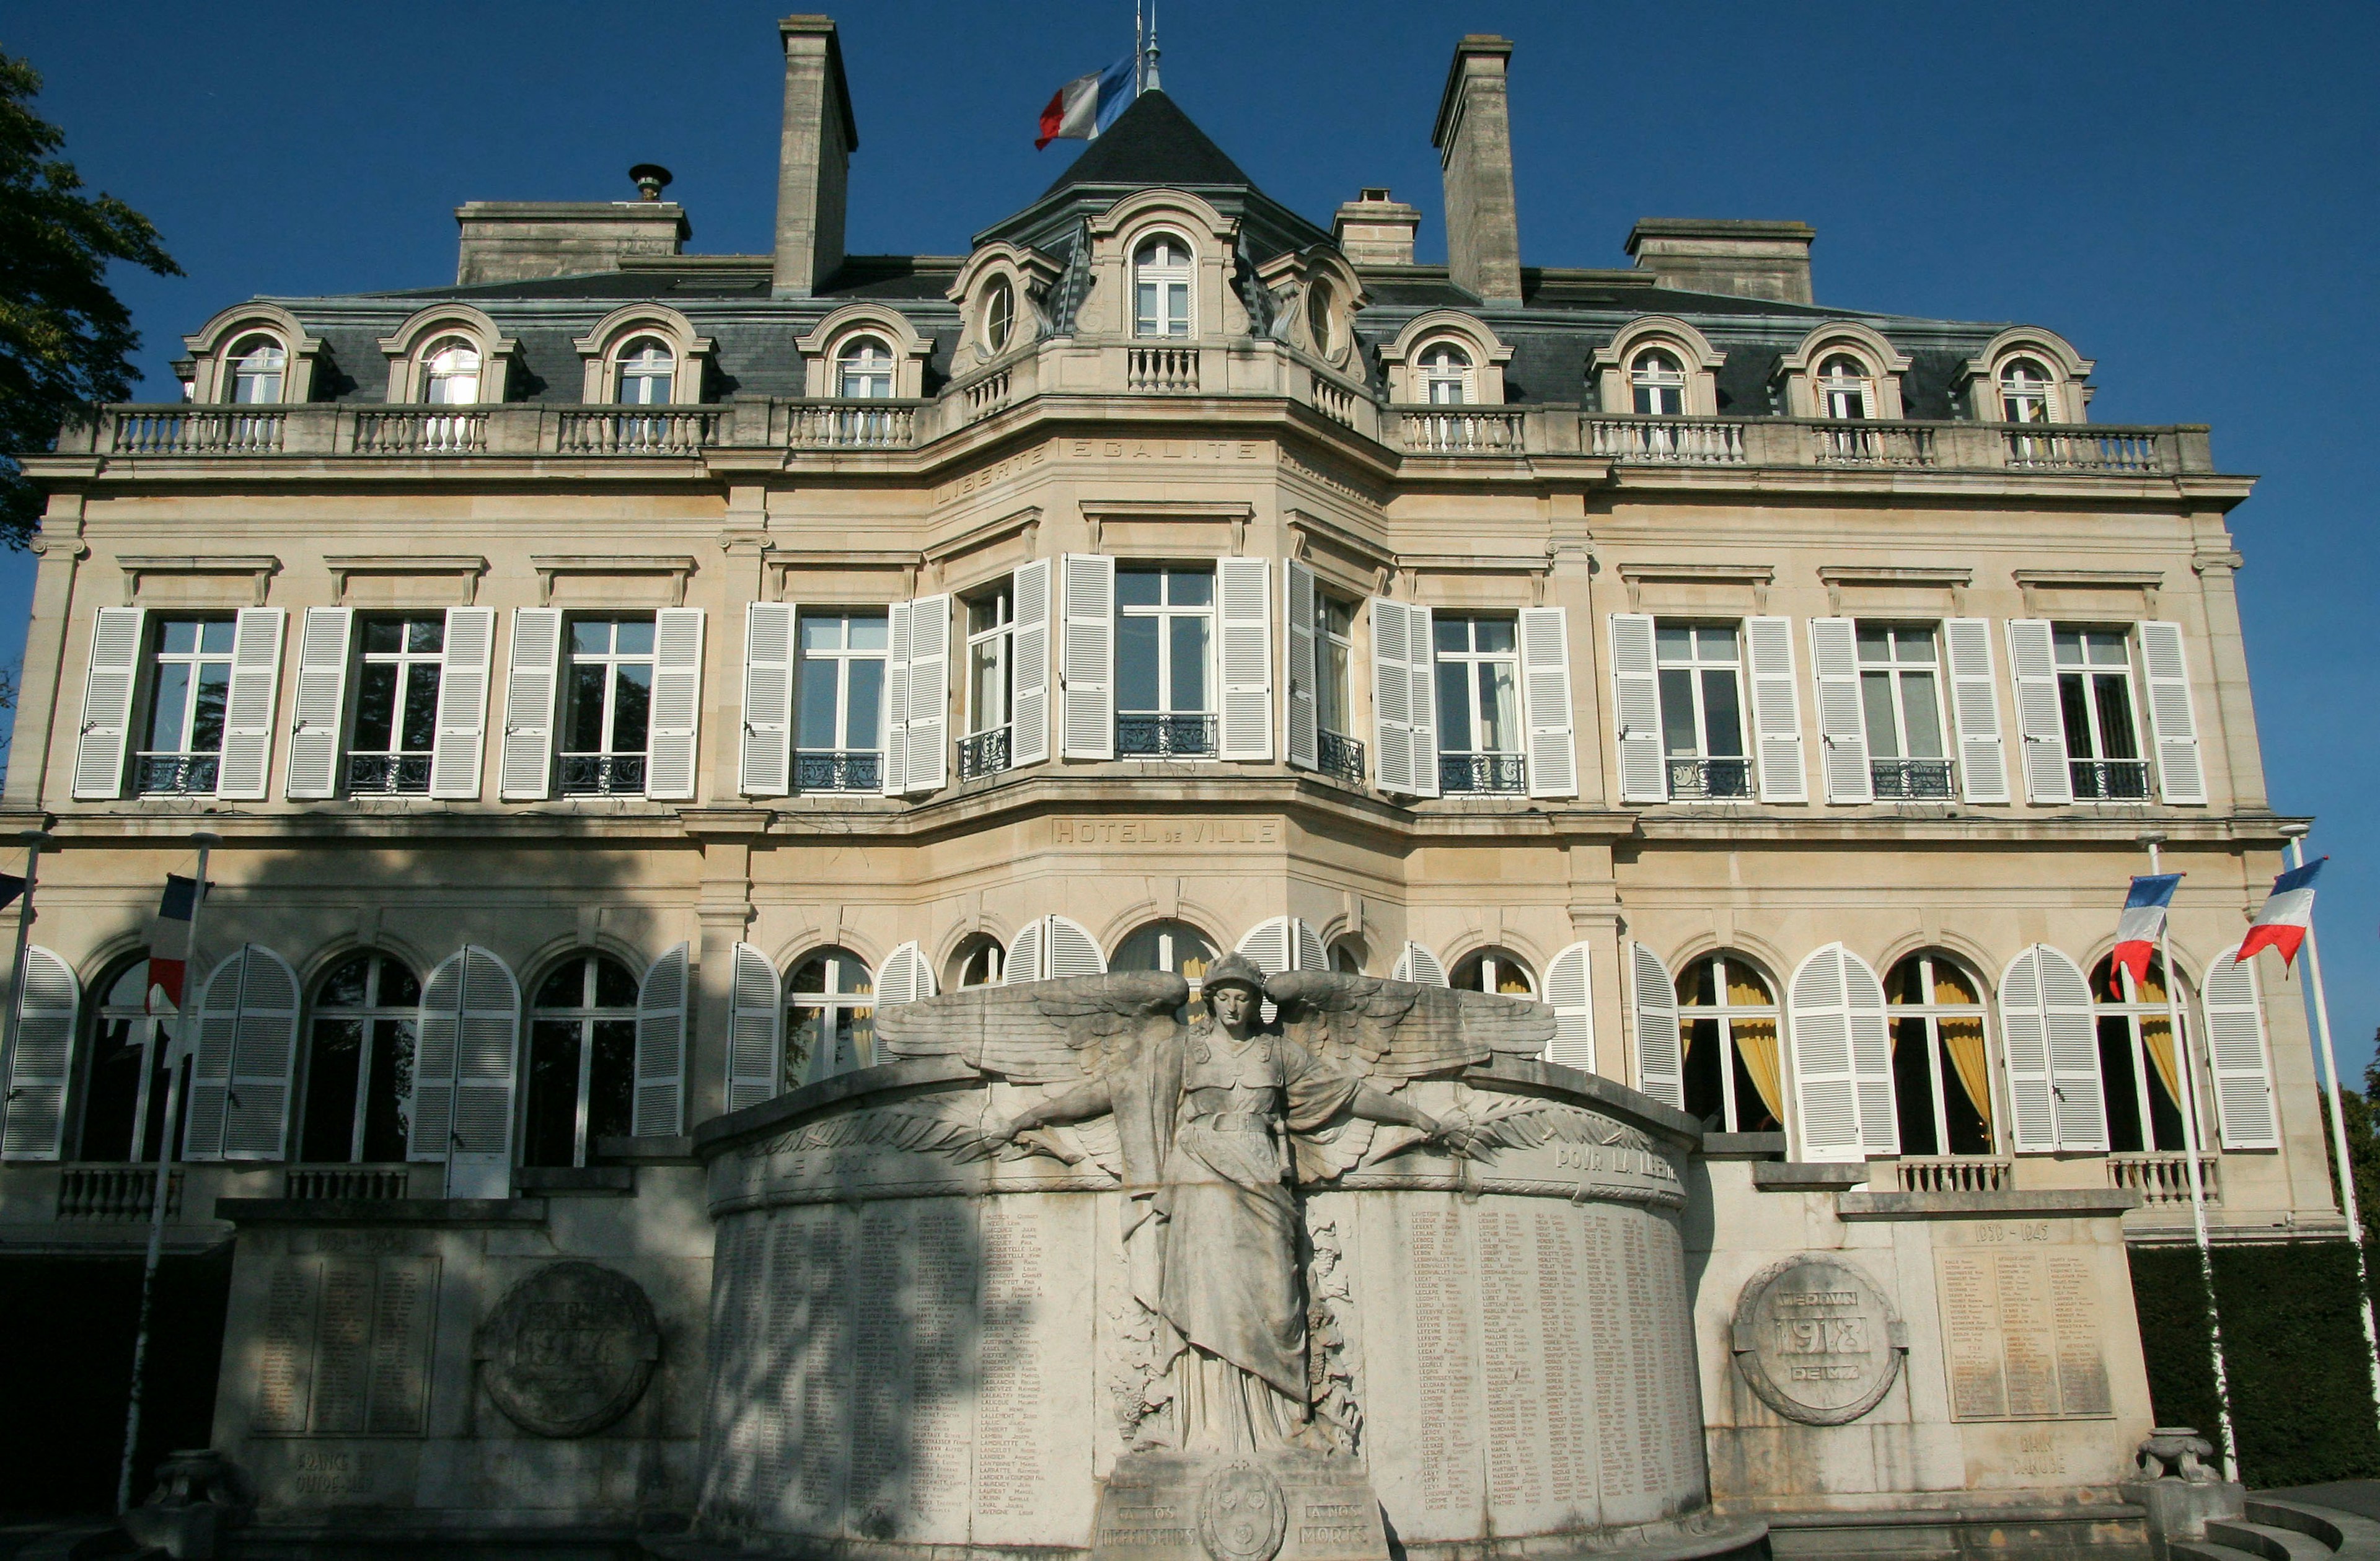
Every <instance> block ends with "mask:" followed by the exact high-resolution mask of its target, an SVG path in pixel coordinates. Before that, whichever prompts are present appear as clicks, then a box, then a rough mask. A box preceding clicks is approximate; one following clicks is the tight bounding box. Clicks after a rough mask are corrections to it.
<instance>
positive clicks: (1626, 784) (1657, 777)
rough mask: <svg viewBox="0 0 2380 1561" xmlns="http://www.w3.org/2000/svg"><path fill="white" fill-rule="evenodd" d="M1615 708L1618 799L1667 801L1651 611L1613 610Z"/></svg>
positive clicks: (1668, 772) (1667, 783)
mask: <svg viewBox="0 0 2380 1561" xmlns="http://www.w3.org/2000/svg"><path fill="white" fill-rule="evenodd" d="M1611 709H1612V718H1613V720H1616V721H1617V722H1618V723H1619V730H1620V800H1621V802H1668V801H1669V800H1670V767H1669V765H1668V764H1667V763H1666V762H1664V760H1665V756H1664V754H1663V752H1662V748H1661V676H1660V672H1659V671H1658V666H1657V664H1656V662H1655V660H1654V657H1653V616H1652V614H1651V613H1649V612H1615V613H1613V614H1612V615H1611Z"/></svg>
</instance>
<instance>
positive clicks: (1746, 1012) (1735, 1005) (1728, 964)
mask: <svg viewBox="0 0 2380 1561" xmlns="http://www.w3.org/2000/svg"><path fill="white" fill-rule="evenodd" d="M1678 1010H1679V1011H1678V1031H1679V1036H1678V1038H1679V1040H1680V1041H1681V1042H1682V1044H1683V1045H1684V1047H1685V1067H1686V1078H1685V1084H1686V1111H1687V1113H1688V1114H1689V1115H1691V1116H1694V1117H1699V1118H1701V1119H1702V1123H1703V1126H1704V1127H1705V1128H1706V1129H1709V1130H1710V1131H1714V1132H1782V1131H1785V1074H1784V1052H1783V1047H1782V1046H1781V1045H1780V1044H1779V1034H1778V1027H1777V992H1776V988H1774V987H1772V986H1769V985H1768V982H1767V978H1766V977H1764V976H1763V975H1762V974H1760V973H1759V972H1758V971H1756V970H1755V969H1753V968H1752V966H1750V965H1749V964H1747V963H1745V962H1743V960H1741V959H1739V958H1738V957H1736V956H1735V955H1733V954H1711V955H1706V957H1704V958H1702V959H1699V960H1696V961H1695V962H1694V963H1692V964H1690V965H1688V966H1687V967H1686V968H1685V972H1684V974H1682V975H1680V976H1679V977H1678Z"/></svg>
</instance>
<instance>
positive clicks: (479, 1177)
mask: <svg viewBox="0 0 2380 1561" xmlns="http://www.w3.org/2000/svg"><path fill="white" fill-rule="evenodd" d="M458 957H459V958H460V959H461V961H462V967H463V968H462V974H463V985H462V999H463V1006H462V1012H461V1015H460V1019H461V1023H460V1026H459V1030H460V1035H459V1036H458V1039H457V1042H456V1045H455V1096H454V1098H455V1107H454V1119H453V1123H452V1127H451V1130H450V1131H452V1133H453V1141H454V1153H453V1155H452V1156H449V1157H448V1158H447V1161H446V1195H447V1196H448V1197H450V1198H508V1197H510V1196H512V1165H513V1155H512V1151H513V1086H514V1080H515V1077H516V1060H517V1058H518V1054H519V1050H520V986H519V984H518V983H517V982H516V981H515V980H514V979H513V973H512V971H511V970H510V969H508V968H507V967H506V966H505V964H504V962H503V961H502V960H500V959H498V958H496V956H495V955H494V954H492V953H490V952H489V951H488V950H485V949H481V948H479V947H477V946H476V945H474V946H468V947H466V948H465V949H464V950H463V952H462V953H461V955H459V956H458Z"/></svg>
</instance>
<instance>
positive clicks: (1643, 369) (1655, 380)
mask: <svg viewBox="0 0 2380 1561" xmlns="http://www.w3.org/2000/svg"><path fill="white" fill-rule="evenodd" d="M1628 382H1629V384H1630V386H1631V387H1632V388H1633V390H1634V392H1635V406H1636V410H1637V411H1639V412H1644V413H1648V414H1651V415H1654V416H1657V417H1679V416H1682V415H1683V413H1684V412H1685V410H1686V371H1685V369H1682V368H1681V367H1680V366H1679V364H1678V359H1677V357H1676V356H1675V355H1674V354H1672V353H1670V352H1669V351H1667V350H1665V349H1663V348H1660V347H1646V348H1645V350H1644V351H1643V352H1640V353H1638V354H1637V355H1636V361H1635V362H1633V363H1632V364H1630V365H1629V366H1628Z"/></svg>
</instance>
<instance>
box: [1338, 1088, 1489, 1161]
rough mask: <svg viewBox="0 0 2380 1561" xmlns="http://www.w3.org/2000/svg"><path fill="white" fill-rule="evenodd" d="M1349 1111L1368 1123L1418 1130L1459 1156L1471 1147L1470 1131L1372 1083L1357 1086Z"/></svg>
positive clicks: (1431, 1140)
mask: <svg viewBox="0 0 2380 1561" xmlns="http://www.w3.org/2000/svg"><path fill="white" fill-rule="evenodd" d="M1347 1109H1348V1110H1349V1111H1350V1112H1351V1113H1353V1114H1354V1115H1355V1116H1358V1117H1361V1118H1363V1119H1365V1120H1366V1121H1371V1122H1389V1123H1393V1124H1396V1125H1399V1126H1403V1127H1409V1128H1417V1129H1419V1130H1420V1131H1422V1132H1423V1133H1424V1134H1426V1135H1427V1137H1428V1139H1429V1141H1430V1142H1431V1143H1434V1144H1445V1145H1446V1146H1447V1147H1448V1148H1449V1149H1451V1150H1452V1151H1453V1152H1454V1153H1455V1154H1457V1155H1463V1154H1467V1153H1468V1152H1469V1151H1470V1148H1471V1142H1470V1130H1469V1129H1468V1128H1462V1127H1456V1126H1453V1125H1451V1124H1449V1123H1446V1122H1441V1121H1439V1119H1437V1118H1436V1117H1433V1116H1431V1115H1430V1114H1429V1113H1428V1112H1427V1111H1425V1110H1423V1109H1422V1108H1421V1107H1418V1106H1415V1104H1413V1103H1412V1102H1411V1101H1409V1100H1401V1099H1399V1098H1398V1097H1397V1096H1395V1095H1390V1094H1388V1093H1386V1092H1385V1091H1382V1090H1377V1089H1374V1088H1373V1087H1372V1086H1371V1085H1369V1084H1358V1085H1356V1086H1355V1098H1354V1099H1353V1100H1351V1101H1349V1102H1348V1103H1347Z"/></svg>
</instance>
